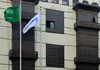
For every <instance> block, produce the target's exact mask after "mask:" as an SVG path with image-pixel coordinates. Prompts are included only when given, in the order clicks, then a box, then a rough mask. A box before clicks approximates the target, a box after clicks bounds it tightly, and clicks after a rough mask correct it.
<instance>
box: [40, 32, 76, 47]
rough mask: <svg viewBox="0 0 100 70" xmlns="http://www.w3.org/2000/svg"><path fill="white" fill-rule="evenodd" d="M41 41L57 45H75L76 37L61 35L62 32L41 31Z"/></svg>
mask: <svg viewBox="0 0 100 70" xmlns="http://www.w3.org/2000/svg"><path fill="white" fill-rule="evenodd" d="M41 35H42V36H41V37H42V38H41V42H44V43H50V44H58V45H73V46H75V45H76V37H75V36H73V35H63V34H54V33H46V32H42V34H41Z"/></svg>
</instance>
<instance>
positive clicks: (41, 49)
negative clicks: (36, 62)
mask: <svg viewBox="0 0 100 70" xmlns="http://www.w3.org/2000/svg"><path fill="white" fill-rule="evenodd" d="M35 51H37V52H38V57H39V58H40V54H41V57H42V58H46V44H43V43H41V44H40V43H35Z"/></svg>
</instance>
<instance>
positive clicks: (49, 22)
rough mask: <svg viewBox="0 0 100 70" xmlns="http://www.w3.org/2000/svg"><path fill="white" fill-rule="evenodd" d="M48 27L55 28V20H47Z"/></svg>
mask: <svg viewBox="0 0 100 70" xmlns="http://www.w3.org/2000/svg"><path fill="white" fill-rule="evenodd" d="M46 27H47V28H55V22H54V21H48V20H47V21H46Z"/></svg>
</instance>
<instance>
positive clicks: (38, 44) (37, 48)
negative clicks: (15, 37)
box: [35, 43, 40, 57]
mask: <svg viewBox="0 0 100 70" xmlns="http://www.w3.org/2000/svg"><path fill="white" fill-rule="evenodd" d="M35 51H37V52H38V57H40V43H35Z"/></svg>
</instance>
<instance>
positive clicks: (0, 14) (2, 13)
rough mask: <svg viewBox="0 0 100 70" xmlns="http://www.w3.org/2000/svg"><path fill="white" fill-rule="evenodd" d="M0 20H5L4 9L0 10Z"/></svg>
mask: <svg viewBox="0 0 100 70" xmlns="http://www.w3.org/2000/svg"><path fill="white" fill-rule="evenodd" d="M0 19H4V9H0Z"/></svg>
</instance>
